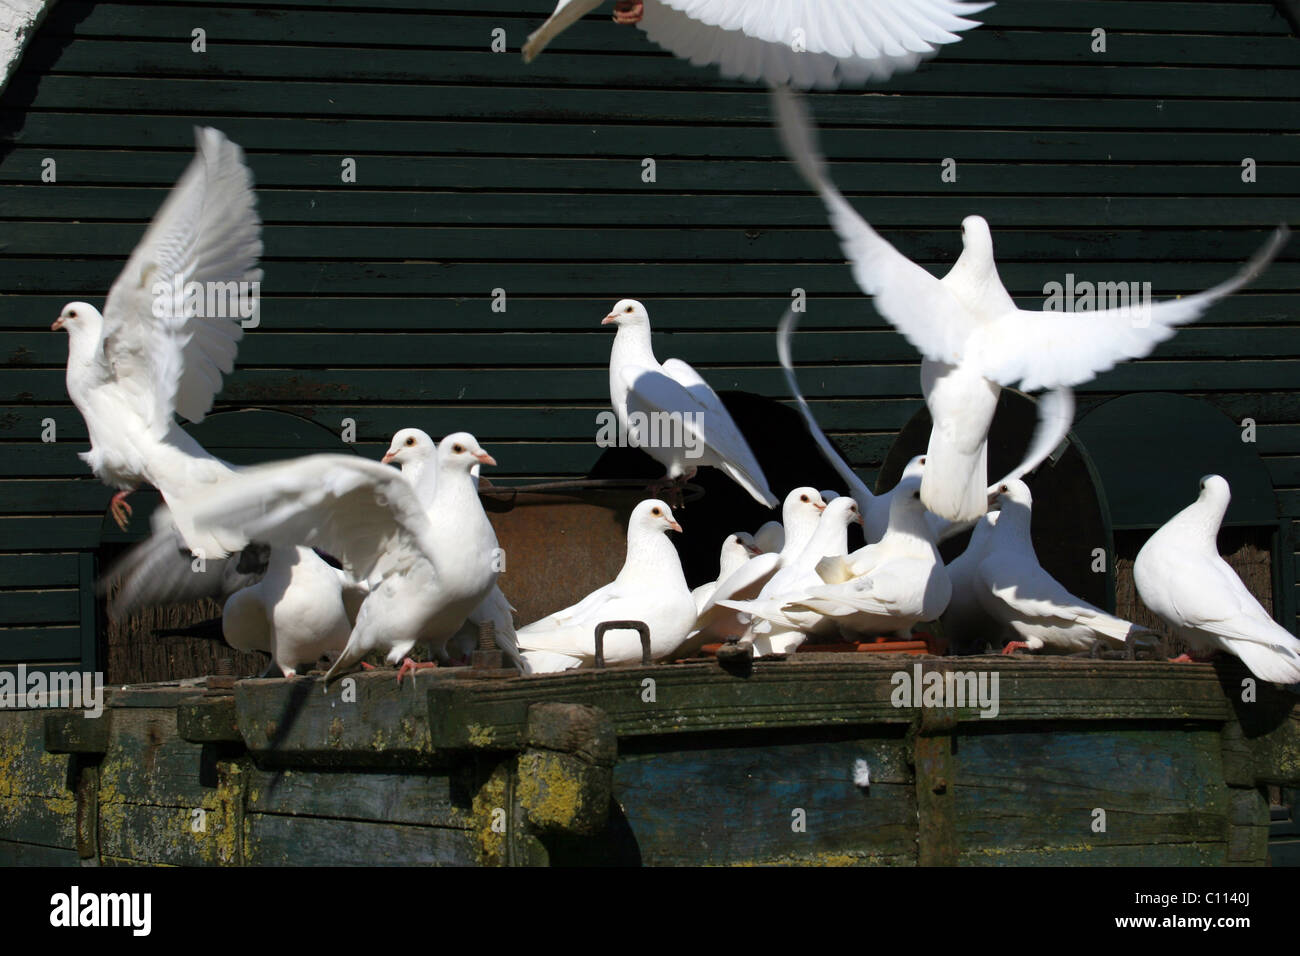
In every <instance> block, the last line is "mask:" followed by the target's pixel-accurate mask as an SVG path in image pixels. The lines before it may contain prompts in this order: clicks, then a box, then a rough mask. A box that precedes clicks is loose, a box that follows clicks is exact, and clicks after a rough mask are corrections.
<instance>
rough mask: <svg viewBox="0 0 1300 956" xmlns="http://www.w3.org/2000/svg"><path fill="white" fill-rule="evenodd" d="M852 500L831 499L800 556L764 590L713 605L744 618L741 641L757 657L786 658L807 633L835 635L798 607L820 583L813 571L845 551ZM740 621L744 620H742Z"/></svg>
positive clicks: (854, 511) (853, 518)
mask: <svg viewBox="0 0 1300 956" xmlns="http://www.w3.org/2000/svg"><path fill="white" fill-rule="evenodd" d="M861 520H862V516H861V514H860V513H859V511H858V505H857V502H855V501H854V500H853V499H852V498H849V497H840V498H836V499H835V500H834V501H832V502H830V504H828V505H826V508H825V510H824V511H823V512H822V515H821V518H820V519H819V520H818V522H817V528H816V530H815V531H814V532H813V535H812V537H811V538H810V539H809V540H808V542H807V544H805V545H804V547H803V549H802V550H801V551H800V552H799V556H798V557H797V558H795V559H794V560H793V561H790V562H789V563H788V564H786V565H784V566H783V567H782V568H781V569H780V570H779V571H777V573H776V574H774V575H773V576H772V578H771V580H769V581H768V582H767V584H765V585H764V586H763V590H762V591H761V592H759V595H758V597H757V598H755V599H754V600H752V601H741V600H734V599H724V600H720V601H719V602H718V603H719V604H721V605H723V606H724V607H729V608H731V609H732V610H734V611H738V612H740V613H741V614H742V615H744V616H747V617H748V618H749V621H748V627H747V628H746V630H745V633H744V634H743V636H742V637H741V638H740V642H741V643H742V644H752V645H753V648H754V654H755V655H756V656H760V657H762V656H766V655H769V654H788V653H791V652H793V651H794V650H795V649H796V648H797V647H798V646H799V645H800V644H802V643H803V642H804V641H805V640H806V639H807V638H808V635H810V634H822V633H826V632H835V631H836V630H837V626H836V625H835V623H834V622H833V621H828V620H826V618H825V617H824V615H822V614H821V613H820V612H816V611H812V610H811V609H809V608H807V607H806V606H804V605H803V604H802V603H800V601H801V599H802V598H803V597H804V596H805V595H806V594H807V592H808V589H809V588H810V587H816V586H818V585H820V584H821V583H822V580H821V578H820V577H819V576H818V574H817V567H818V565H819V564H820V562H822V561H823V560H825V559H827V558H831V559H834V558H839V559H841V560H842V559H843V558H844V557H845V555H846V554H847V553H848V530H849V525H850V524H852V523H855V522H859V523H860V522H861ZM741 620H742V621H744V617H743V616H742V618H741Z"/></svg>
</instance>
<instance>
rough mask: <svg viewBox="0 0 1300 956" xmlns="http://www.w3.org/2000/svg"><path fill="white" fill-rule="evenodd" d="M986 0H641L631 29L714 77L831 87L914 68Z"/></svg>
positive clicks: (968, 24)
mask: <svg viewBox="0 0 1300 956" xmlns="http://www.w3.org/2000/svg"><path fill="white" fill-rule="evenodd" d="M986 6H989V4H979V3H963V2H960V0H924V2H920V3H918V2H916V0H871V2H864V0H766V2H763V3H756V2H754V0H648V2H646V4H645V8H644V12H643V15H642V18H641V21H640V23H638V24H637V25H638V27H640V29H642V30H644V31H645V34H646V36H647V37H648V38H649V39H650V40H652V41H653V42H655V43H657V44H658V45H659V46H661V47H663V48H664V49H666V50H669V51H670V52H672V53H674V54H676V55H677V56H679V57H682V58H683V59H687V60H690V62H691V63H693V64H695V65H696V66H703V65H707V64H712V65H714V66H717V67H718V68H719V69H720V70H721V72H722V74H723V76H728V77H742V78H744V79H746V80H764V81H766V82H768V83H770V84H773V85H776V84H783V83H788V84H790V85H792V86H796V87H801V88H808V87H816V88H823V89H825V88H834V87H837V86H839V85H841V84H842V83H862V82H863V81H865V80H869V79H876V80H883V79H887V78H888V77H889V76H890V75H892V74H893V73H895V72H896V71H899V70H912V69H915V68H916V66H917V64H918V63H920V61H921V60H922V59H923V58H924V57H926V56H929V55H931V54H933V53H935V52H936V51H937V49H938V47H940V46H942V45H943V44H945V43H954V42H956V41H957V40H959V39H961V38H960V37H958V36H957V35H956V34H957V32H958V31H961V30H967V29H970V28H971V27H974V26H978V25H979V24H978V23H976V22H975V21H973V20H967V19H965V18H964V16H963V14H972V13H977V12H979V11H980V10H982V9H984V8H985V7H986Z"/></svg>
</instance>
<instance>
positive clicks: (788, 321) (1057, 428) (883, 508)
mask: <svg viewBox="0 0 1300 956" xmlns="http://www.w3.org/2000/svg"><path fill="white" fill-rule="evenodd" d="M796 325H797V319H796V318H795V313H794V311H793V310H787V312H786V314H785V316H784V317H783V318H782V319H781V322H780V324H779V325H778V326H777V333H776V354H777V357H778V358H779V359H780V361H781V370H782V371H783V372H784V373H785V380H786V384H787V385H788V386H789V388H790V394H791V395H793V396H794V399H795V402H796V403H797V404H798V406H799V411H800V413H801V414H802V415H803V420H804V426H805V427H806V428H807V429H808V433H809V434H810V435H812V437H813V441H815V442H816V443H817V448H818V449H819V450H820V451H821V453H822V457H823V458H825V459H826V461H827V462H829V463H830V465H831V467H832V468H834V469H835V471H836V472H837V473H838V474H839V476H840V477H841V478H843V479H844V481H845V482H846V483H847V484H848V486H849V494H851V495H852V496H853V498H854V500H855V501H857V503H858V507H859V508H861V509H862V525H863V528H864V530H865V531H866V536H867V541H868V542H871V541H879V540H880V538H881V536H882V535H884V533H885V528H886V527H888V525H889V511H890V496H891V495H892V494H893V491H892V490H891V491H887V492H885V493H884V494H883V495H874V494H872V492H871V489H870V488H868V487H867V486H866V483H865V482H863V481H862V479H861V478H859V477H858V476H857V473H856V472H854V470H853V469H852V468H850V467H849V463H848V462H846V461H845V460H844V459H843V458H842V457H841V456H840V454H839V452H838V451H836V449H835V446H834V445H832V444H831V442H830V439H829V438H827V437H826V433H825V432H823V431H822V429H821V426H820V425H818V424H817V419H816V418H815V417H814V416H813V413H812V408H810V407H809V405H808V400H807V399H805V398H804V396H803V392H801V391H800V390H799V382H798V380H797V379H796V378H795V374H794V361H793V359H792V358H791V354H790V340H791V338H792V337H793V335H794V330H795V327H796ZM1073 421H1074V392H1072V391H1071V390H1070V389H1068V388H1061V389H1055V390H1053V391H1050V392H1048V393H1047V394H1045V395H1044V396H1043V397H1042V398H1041V399H1039V401H1038V425H1037V427H1036V428H1035V429H1034V435H1033V438H1032V439H1031V440H1030V442H1029V448H1028V449H1026V451H1025V457H1024V458H1023V459H1022V460H1021V462H1020V464H1018V465H1017V466H1016V467H1015V468H1013V469H1012V470H1011V471H1010V472H1009V473H1008V474H1007V475H1006V476H1004V477H1003V479H1002V481H1003V482H1005V481H1011V480H1013V479H1017V478H1023V477H1024V476H1025V475H1027V474H1029V473H1030V472H1031V471H1033V470H1034V469H1035V468H1037V467H1038V466H1039V465H1040V464H1042V463H1043V461H1044V460H1046V458H1047V456H1048V455H1050V454H1052V452H1054V451H1055V450H1056V449H1057V447H1058V446H1059V445H1060V444H1061V442H1062V441H1064V440H1065V436H1066V435H1067V434H1068V433H1069V431H1070V425H1071V424H1072V423H1073ZM924 465H925V456H924V455H918V456H917V457H915V458H913V459H912V460H911V461H909V462H908V463H907V466H906V467H905V468H904V469H903V474H902V476H901V478H907V477H910V476H912V475H918V476H919V475H920V474H921V468H922V467H923V466H924ZM901 478H900V482H899V483H900V484H901V483H902V482H901ZM1001 483H1002V482H998V483H997V484H995V485H993V486H991V487H990V488H989V489H988V494H990V495H992V494H993V492H994V491H995V490H996V488H997V486H998V485H999V484H1001ZM922 485H923V486H924V482H923V483H922ZM896 487H897V486H896ZM895 490H896V489H895ZM926 522H927V523H928V524H929V525H930V530H931V532H932V533H933V534H934V538H935V540H936V541H944V540H946V539H947V538H950V537H952V536H954V535H957V534H960V533H961V532H962V531H965V530H966V529H967V528H969V527H970V524H971V522H969V521H949V520H947V519H946V518H941V517H939V516H938V515H937V514H935V513H934V512H932V511H927V512H926Z"/></svg>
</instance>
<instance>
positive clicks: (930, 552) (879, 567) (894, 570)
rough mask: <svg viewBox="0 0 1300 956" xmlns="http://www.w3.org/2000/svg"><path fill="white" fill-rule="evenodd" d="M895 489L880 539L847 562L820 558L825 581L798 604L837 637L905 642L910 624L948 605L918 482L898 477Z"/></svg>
mask: <svg viewBox="0 0 1300 956" xmlns="http://www.w3.org/2000/svg"><path fill="white" fill-rule="evenodd" d="M895 491H896V494H894V495H893V496H892V498H891V501H890V505H889V525H888V527H887V528H886V529H885V533H884V535H882V536H881V538H880V540H879V541H877V542H876V543H874V544H869V545H867V546H866V547H865V548H861V549H859V550H858V551H855V552H854V553H853V554H852V555H850V556H849V557H848V558H845V559H836V558H835V557H828V558H825V559H823V560H822V561H821V562H820V563H819V564H818V566H817V572H818V574H819V575H820V576H821V578H822V580H824V581H826V582H827V583H826V584H823V585H821V586H816V587H812V588H809V589H808V591H807V594H806V596H804V597H803V598H802V599H801V600H800V602H799V606H800V607H802V608H807V609H808V610H810V611H815V612H817V613H820V614H823V615H825V616H826V618H827V619H828V620H830V621H831V622H833V623H834V624H835V625H836V627H837V628H838V629H839V630H840V632H841V633H842V634H859V635H873V634H893V635H895V636H896V637H898V638H899V639H900V640H905V641H907V640H911V638H912V627H913V625H915V624H917V623H919V622H921V621H933V620H935V619H936V618H938V617H939V616H940V615H941V614H942V613H943V612H944V609H945V608H947V606H948V600H949V597H950V595H951V593H952V587H951V583H950V582H949V579H948V572H947V571H946V570H945V568H944V566H943V559H942V558H940V557H939V550H938V548H936V547H935V541H934V532H933V531H932V530H931V528H930V524H929V522H928V521H927V520H926V515H927V513H926V510H925V506H924V505H922V504H921V479H920V478H919V477H917V476H909V477H907V478H904V479H903V480H902V481H900V482H899V483H898V485H897V486H896V487H895ZM827 510H828V511H829V510H830V509H829V508H828V509H827Z"/></svg>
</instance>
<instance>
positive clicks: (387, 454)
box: [379, 451, 397, 465]
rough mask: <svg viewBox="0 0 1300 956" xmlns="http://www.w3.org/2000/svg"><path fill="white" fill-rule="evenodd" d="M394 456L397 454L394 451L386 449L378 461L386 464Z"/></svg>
mask: <svg viewBox="0 0 1300 956" xmlns="http://www.w3.org/2000/svg"><path fill="white" fill-rule="evenodd" d="M396 457H397V454H396V453H395V452H391V451H386V452H384V457H383V458H381V459H379V461H380V462H381V463H382V464H385V465H386V464H388V463H389V462H390V461H392V460H393V459H394V458H396Z"/></svg>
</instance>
